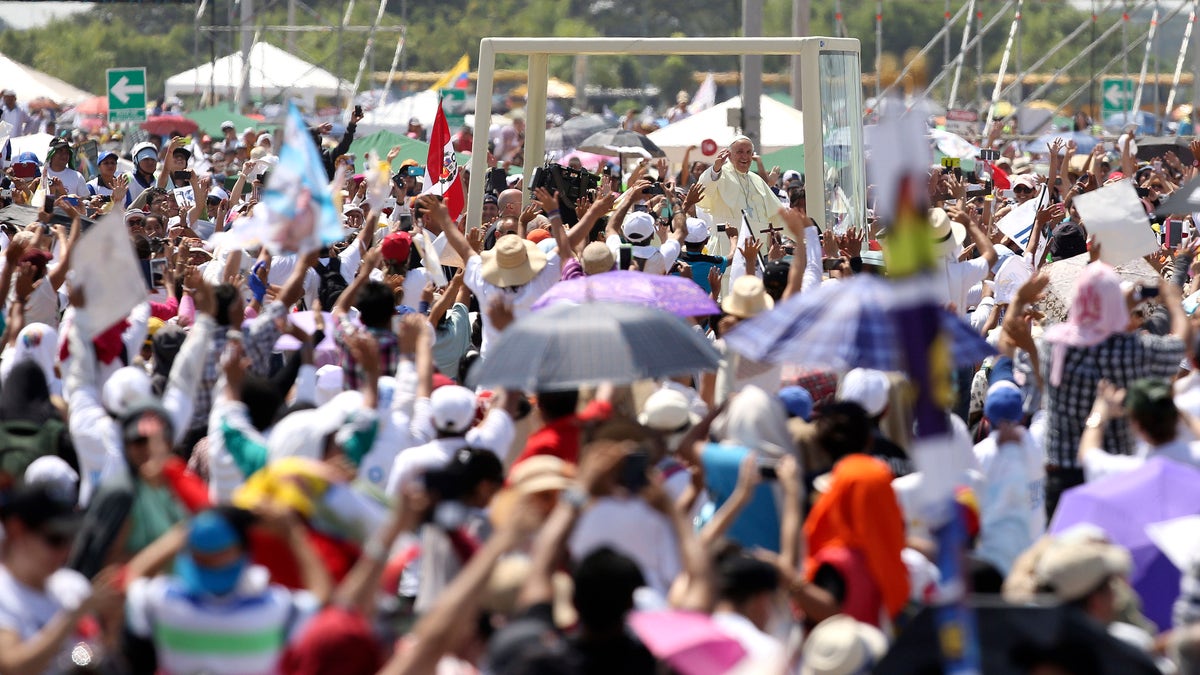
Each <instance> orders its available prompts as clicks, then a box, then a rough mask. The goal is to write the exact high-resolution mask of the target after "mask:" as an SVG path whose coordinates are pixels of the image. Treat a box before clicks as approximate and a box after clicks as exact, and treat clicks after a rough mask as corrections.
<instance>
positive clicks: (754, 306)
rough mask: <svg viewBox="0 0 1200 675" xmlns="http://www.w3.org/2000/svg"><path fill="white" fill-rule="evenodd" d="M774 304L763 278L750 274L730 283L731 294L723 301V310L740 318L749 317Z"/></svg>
mask: <svg viewBox="0 0 1200 675" xmlns="http://www.w3.org/2000/svg"><path fill="white" fill-rule="evenodd" d="M774 306H775V301H774V300H772V299H771V296H769V295H767V289H766V287H765V286H763V282H762V279H759V278H758V277H755V276H749V275H747V276H744V277H738V280H737V281H735V282H733V283H732V284H730V286H729V295H727V296H725V299H724V300H722V301H721V311H723V312H725V313H726V314H729V315H730V316H736V317H737V318H739V319H749V318H750V317H752V316H754V315H755V314H760V313H762V312H765V311H767V310H768V309H771V308H772V307H774Z"/></svg>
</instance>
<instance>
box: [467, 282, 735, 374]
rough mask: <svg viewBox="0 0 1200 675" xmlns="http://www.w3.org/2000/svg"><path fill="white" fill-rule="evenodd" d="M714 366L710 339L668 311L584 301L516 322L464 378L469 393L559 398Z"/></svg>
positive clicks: (715, 355)
mask: <svg viewBox="0 0 1200 675" xmlns="http://www.w3.org/2000/svg"><path fill="white" fill-rule="evenodd" d="M718 361H720V355H719V354H718V353H717V351H716V350H715V349H714V348H713V347H712V345H711V344H709V342H708V340H707V339H705V338H704V336H703V335H702V334H700V333H698V332H696V331H695V330H694V329H693V328H692V327H691V326H689V325H688V324H687V323H685V322H684V321H683V320H682V319H680V318H678V317H676V316H674V315H673V314H670V313H669V312H665V311H663V310H661V309H656V308H653V307H643V306H639V305H630V304H620V303H608V302H589V303H583V304H580V305H558V306H555V307H550V308H548V309H546V310H543V311H541V312H536V313H533V314H529V315H527V316H525V317H523V318H521V319H520V320H518V321H516V322H515V323H513V325H511V326H509V327H508V328H507V329H505V331H504V332H503V333H501V335H500V338H499V339H498V340H496V342H495V343H493V344H492V345H491V346H490V348H489V350H488V354H487V358H486V359H484V360H483V362H482V364H481V365H479V366H478V367H477V368H476V369H474V370H472V372H471V377H470V378H468V379H469V380H470V382H471V383H472V384H473V385H475V386H484V387H506V388H509V389H521V390H526V391H563V390H570V389H575V388H578V387H580V386H585V385H591V384H599V383H601V382H612V383H614V384H629V383H631V382H636V381H638V380H644V379H650V378H658V377H667V376H670V375H679V374H681V373H690V372H695V371H698V370H712V369H715V368H716V367H717V363H718Z"/></svg>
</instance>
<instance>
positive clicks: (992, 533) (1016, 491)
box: [975, 430, 1046, 573]
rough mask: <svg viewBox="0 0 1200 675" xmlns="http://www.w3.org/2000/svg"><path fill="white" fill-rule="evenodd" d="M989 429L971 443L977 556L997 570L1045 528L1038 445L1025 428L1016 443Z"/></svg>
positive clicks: (1006, 568) (1009, 566)
mask: <svg viewBox="0 0 1200 675" xmlns="http://www.w3.org/2000/svg"><path fill="white" fill-rule="evenodd" d="M998 438H999V432H996V431H993V432H992V433H991V435H989V436H988V437H987V438H985V439H983V440H982V441H980V442H979V444H977V445H976V446H975V457H976V459H978V460H979V471H980V473H981V474H982V475H983V479H982V480H981V481H980V485H979V492H978V494H979V500H980V501H979V513H980V517H981V519H982V520H981V523H980V539H979V545H978V550H979V553H980V555H981V556H982V557H983V558H984V559H986V560H987V561H988V562H990V563H992V564H993V565H995V566H996V567H997V568H999V569H1000V570H1001V571H1002V572H1005V573H1007V572H1008V571H1009V570H1011V569H1012V564H1013V562H1015V561H1016V559H1017V556H1018V555H1020V554H1021V552H1022V551H1024V550H1025V549H1027V548H1029V547H1030V546H1032V545H1033V543H1034V542H1035V541H1037V540H1038V538H1040V537H1041V536H1042V534H1044V533H1045V530H1046V510H1045V506H1044V503H1043V492H1044V490H1045V485H1046V466H1045V459H1044V455H1043V453H1042V450H1041V448H1040V447H1039V446H1038V444H1037V442H1036V441H1035V440H1034V438H1033V436H1032V435H1031V434H1030V433H1029V432H1028V431H1027V430H1022V438H1021V442H1020V443H1019V444H1018V443H1010V444H1005V445H1003V446H1001V445H999V444H998V441H997V439H998Z"/></svg>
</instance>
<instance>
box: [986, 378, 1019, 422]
mask: <svg viewBox="0 0 1200 675" xmlns="http://www.w3.org/2000/svg"><path fill="white" fill-rule="evenodd" d="M983 414H984V416H985V417H987V418H988V419H989V420H991V421H992V422H993V423H996V422H1019V421H1021V418H1022V417H1023V416H1024V412H1023V410H1022V407H1021V389H1020V387H1018V386H1017V385H1016V384H1014V383H1012V382H1010V381H1008V380H1000V381H999V382H996V383H994V384H993V385H992V386H990V387H988V390H987V397H986V398H985V399H984V402H983Z"/></svg>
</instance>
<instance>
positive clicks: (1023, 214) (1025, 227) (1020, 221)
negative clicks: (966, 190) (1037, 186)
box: [996, 188, 1046, 251]
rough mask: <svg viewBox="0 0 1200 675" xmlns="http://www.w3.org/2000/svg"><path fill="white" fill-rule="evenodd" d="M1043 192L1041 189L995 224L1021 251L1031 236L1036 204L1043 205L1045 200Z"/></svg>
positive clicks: (1035, 215) (1043, 189)
mask: <svg viewBox="0 0 1200 675" xmlns="http://www.w3.org/2000/svg"><path fill="white" fill-rule="evenodd" d="M1045 190H1046V189H1045V188H1042V192H1040V193H1038V195H1037V196H1036V197H1034V198H1033V199H1030V200H1029V201H1027V202H1025V203H1024V204H1021V205H1020V206H1017V207H1015V208H1013V210H1011V211H1009V212H1008V213H1007V214H1005V215H1004V217H1003V218H1001V219H1000V222H998V223H996V227H997V228H998V229H999V230H1000V231H1001V232H1003V233H1004V236H1006V237H1008V238H1009V239H1012V240H1013V241H1015V242H1017V246H1019V247H1021V250H1022V251H1024V250H1025V247H1027V246H1029V238H1030V237H1031V236H1033V224H1034V222H1033V221H1034V220H1035V219H1036V218H1037V212H1038V204H1044V203H1045V200H1046V198H1045V196H1044V195H1043V194H1042V193H1044V192H1045Z"/></svg>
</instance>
